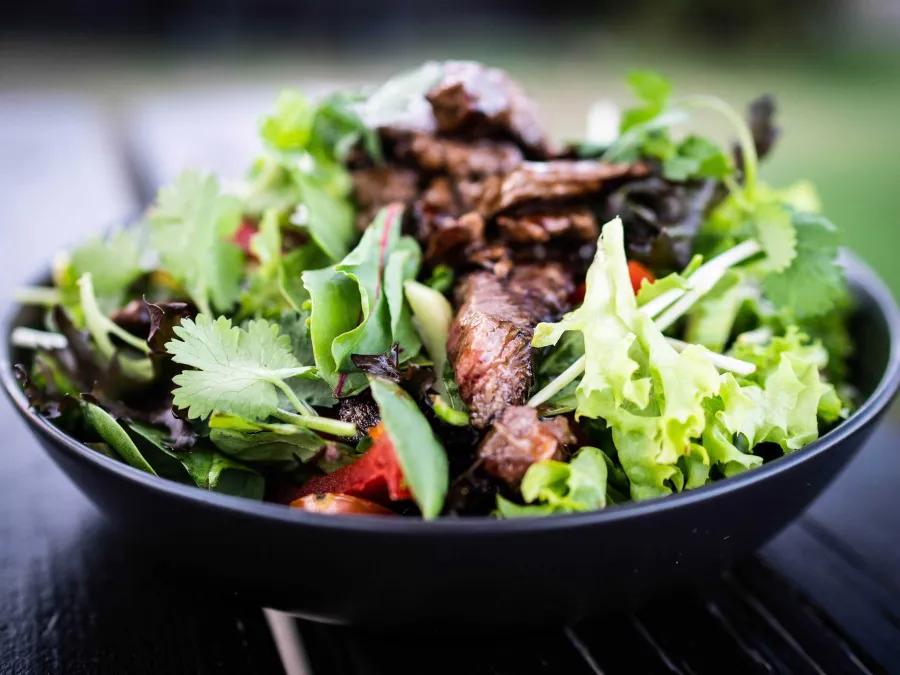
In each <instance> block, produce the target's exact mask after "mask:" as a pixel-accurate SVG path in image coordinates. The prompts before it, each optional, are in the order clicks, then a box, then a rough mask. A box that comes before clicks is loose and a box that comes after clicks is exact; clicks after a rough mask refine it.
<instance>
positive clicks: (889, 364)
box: [0, 259, 900, 628]
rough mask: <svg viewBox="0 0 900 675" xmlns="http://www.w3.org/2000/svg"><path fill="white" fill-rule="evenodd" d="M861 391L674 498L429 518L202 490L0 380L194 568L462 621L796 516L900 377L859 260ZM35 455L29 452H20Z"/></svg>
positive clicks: (684, 556)
mask: <svg viewBox="0 0 900 675" xmlns="http://www.w3.org/2000/svg"><path fill="white" fill-rule="evenodd" d="M848 275H849V279H850V282H851V286H852V289H853V292H854V296H855V299H856V303H857V307H858V309H857V311H856V313H855V315H854V319H853V332H854V336H855V339H856V345H857V358H856V363H855V364H854V367H853V369H852V372H853V374H854V384H855V385H856V386H857V387H858V388H859V390H860V392H861V393H862V395H863V396H865V397H866V400H865V402H864V403H863V404H862V405H861V406H860V408H859V409H858V410H857V411H856V412H855V413H854V414H853V415H852V416H851V417H850V419H848V420H847V421H845V422H844V423H843V424H841V425H840V426H838V427H837V428H835V429H834V430H832V431H830V432H829V433H827V434H826V435H825V436H823V437H822V438H820V439H819V440H817V441H816V442H815V443H812V444H811V445H809V446H808V447H806V448H804V449H803V450H800V451H798V452H795V453H793V454H792V455H789V456H787V457H783V458H779V459H776V460H774V461H771V462H769V463H767V464H766V465H764V466H762V467H760V468H758V469H755V470H753V471H749V472H747V473H744V474H742V475H740V476H737V477H735V478H731V479H728V480H724V481H721V482H718V483H715V484H713V485H708V486H705V487H703V488H700V489H696V490H691V491H689V492H684V493H681V494H678V495H674V496H671V497H666V498H664V499H659V500H655V501H650V502H643V503H639V504H630V505H625V506H620V507H614V508H610V509H607V510H605V511H599V512H595V513H585V514H579V515H568V516H558V517H553V518H544V519H533V520H532V519H524V520H509V521H497V520H493V519H489V518H479V519H445V520H438V521H434V522H422V521H419V520H414V519H406V518H399V517H398V518H376V517H358V516H357V517H354V516H328V515H317V514H309V513H305V512H302V511H297V510H291V509H288V508H286V507H284V506H279V505H276V504H264V503H257V502H253V501H249V500H244V499H240V498H237V497H230V496H226V495H220V494H215V493H209V492H205V491H203V490H199V489H197V488H194V487H190V486H185V485H181V484H178V483H174V482H169V481H166V480H164V479H162V478H156V477H154V476H150V475H148V474H146V473H143V472H141V471H138V470H137V469H133V468H131V467H129V466H127V465H125V464H122V463H120V462H117V461H115V460H112V459H110V458H108V457H105V456H104V455H102V454H100V453H98V452H95V451H93V450H90V449H89V448H87V447H85V446H84V445H82V444H81V443H79V442H78V441H76V440H74V439H72V438H70V437H69V436H67V435H66V434H64V433H63V432H62V431H60V430H58V429H57V428H55V427H54V426H53V425H52V424H50V423H49V422H47V421H46V420H44V419H43V418H42V417H40V416H39V415H37V414H35V413H34V412H33V411H31V410H30V409H29V407H28V403H27V401H26V399H25V397H24V396H23V395H22V393H21V392H20V390H19V388H18V386H17V384H16V382H15V380H14V378H13V374H12V368H11V364H12V363H14V362H16V361H17V360H23V361H24V360H27V358H28V354H26V353H21V352H18V351H17V350H14V349H11V347H10V345H9V334H10V332H11V330H12V328H13V327H14V326H19V325H37V324H38V321H39V316H38V315H37V313H36V312H35V311H34V310H29V309H22V310H20V311H19V312H18V313H16V314H14V315H13V316H12V317H11V318H10V319H8V320H7V322H6V325H5V328H4V330H5V338H4V340H3V341H2V346H0V376H2V379H3V384H4V386H5V388H6V391H7V393H8V394H9V396H10V398H11V399H12V401H13V404H14V405H15V407H16V408H17V409H18V411H19V412H20V413H21V415H22V417H23V418H24V419H25V420H26V422H28V424H29V426H30V427H31V429H32V431H33V432H34V435H35V437H36V438H37V439H38V440H39V441H40V443H41V445H43V447H44V448H45V449H46V451H47V452H48V453H49V454H50V456H51V457H52V458H53V461H55V462H56V463H57V465H59V466H60V467H61V468H62V470H63V471H65V472H66V473H67V474H68V475H69V477H70V478H71V479H72V480H73V481H74V482H75V483H76V484H77V485H78V486H79V488H81V490H83V491H84V493H85V494H86V495H87V496H88V497H89V498H90V499H91V500H93V501H94V502H95V503H96V505H97V506H98V507H99V508H100V510H101V511H102V512H104V513H105V514H106V515H107V516H108V517H109V518H110V519H111V520H112V521H113V522H114V523H116V524H117V525H119V526H121V528H122V530H123V531H125V532H128V533H130V534H131V535H133V536H135V537H137V538H138V539H140V540H141V542H142V543H144V544H146V545H147V546H149V547H151V548H152V549H153V550H154V552H155V554H156V555H158V556H161V557H163V558H165V559H168V560H170V561H174V562H176V564H178V565H180V566H184V568H185V570H184V571H185V573H186V574H202V575H203V576H204V578H205V577H209V578H215V579H216V580H217V582H218V584H217V585H216V586H211V587H217V588H222V587H223V586H222V585H223V584H224V587H225V588H228V589H233V590H235V591H236V592H239V593H241V594H243V595H245V596H247V597H248V598H250V599H251V600H253V601H255V602H257V603H259V604H261V605H263V606H266V607H273V608H276V609H281V610H284V611H288V612H292V613H295V614H297V615H301V616H304V617H307V618H313V619H316V620H321V621H328V622H339V623H352V624H364V625H368V626H376V627H380V628H384V627H390V626H394V625H406V626H410V625H417V626H426V625H427V626H435V625H438V624H441V625H444V624H445V625H448V626H455V627H460V626H465V627H468V628H476V627H490V626H497V625H501V624H502V625H507V626H509V625H511V624H540V623H544V624H546V623H560V622H569V621H575V620H578V619H580V618H582V617H584V616H587V615H590V614H596V613H599V612H603V611H605V610H614V609H623V608H626V607H631V606H636V605H638V604H639V603H641V602H642V601H643V600H644V599H646V598H647V597H649V596H650V595H651V594H653V593H654V592H658V591H660V590H662V589H664V588H666V587H672V586H675V585H683V584H687V583H695V582H702V581H703V580H704V579H713V578H715V577H716V576H717V575H718V574H719V573H720V572H722V571H724V570H725V569H727V568H728V567H729V566H730V565H731V564H732V563H733V562H734V561H735V560H737V559H739V558H740V557H742V556H744V555H746V554H748V553H750V552H751V551H753V550H755V549H756V548H758V547H759V546H761V545H762V544H763V543H764V542H766V541H767V540H768V539H769V538H770V537H772V536H773V535H774V534H775V533H777V532H778V531H779V530H780V529H781V528H783V527H784V526H785V525H786V524H788V523H789V522H790V521H791V520H793V519H794V518H795V517H796V516H797V515H798V514H799V513H800V512H801V511H802V510H803V509H804V508H805V507H806V506H807V505H808V504H809V503H810V502H811V501H812V499H813V498H814V497H815V496H816V495H817V494H819V492H820V491H821V490H822V489H823V488H824V487H825V486H826V485H827V484H828V482H829V481H830V480H831V479H832V478H834V477H835V475H837V473H838V472H839V470H840V469H841V468H842V467H843V466H844V464H846V463H847V461H848V460H849V459H850V458H851V457H852V456H853V454H854V453H855V452H856V451H857V450H858V449H859V448H860V446H861V445H862V444H863V442H864V441H865V440H866V439H867V438H868V436H869V434H870V433H871V432H872V429H873V427H874V426H875V423H876V421H877V420H878V418H879V417H880V416H881V414H882V413H883V412H884V411H885V409H886V408H887V406H888V404H889V403H890V401H891V399H892V398H893V396H894V394H895V392H896V391H897V388H898V384H900V350H898V349H897V345H898V342H897V341H898V339H900V312H898V309H897V305H896V303H895V302H894V299H893V298H892V296H891V294H890V292H889V291H888V290H887V289H886V288H885V286H884V284H883V283H882V282H881V281H880V280H879V279H878V278H877V277H876V276H875V275H874V274H873V273H872V272H871V271H870V270H869V269H868V268H866V267H864V266H863V265H862V264H860V263H859V262H857V261H855V260H852V259H851V260H850V261H849V263H848ZM21 451H22V452H30V451H31V448H22V449H21Z"/></svg>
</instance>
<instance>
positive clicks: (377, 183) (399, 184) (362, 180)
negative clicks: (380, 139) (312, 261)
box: [351, 164, 419, 229]
mask: <svg viewBox="0 0 900 675" xmlns="http://www.w3.org/2000/svg"><path fill="white" fill-rule="evenodd" d="M351 175H352V177H353V202H354V204H355V205H356V210H357V226H359V227H360V229H365V228H366V227H368V226H369V224H370V223H371V222H372V220H373V219H374V218H375V215H376V214H377V213H378V210H379V209H381V207H383V206H387V205H388V204H391V203H393V202H403V203H408V202H411V201H412V200H413V199H415V198H416V196H417V195H418V193H419V175H418V174H417V173H416V172H415V171H413V170H412V169H407V168H403V167H399V166H392V165H387V164H380V165H378V166H372V167H368V168H364V169H358V170H356V171H353V173H352V174H351Z"/></svg>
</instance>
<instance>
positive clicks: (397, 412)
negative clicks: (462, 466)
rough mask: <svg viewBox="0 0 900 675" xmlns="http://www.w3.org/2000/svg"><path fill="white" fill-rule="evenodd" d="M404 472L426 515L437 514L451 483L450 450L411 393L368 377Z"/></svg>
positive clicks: (389, 383)
mask: <svg viewBox="0 0 900 675" xmlns="http://www.w3.org/2000/svg"><path fill="white" fill-rule="evenodd" d="M369 386H370V387H371V389H372V397H373V398H374V399H375V402H376V403H377V404H378V409H379V410H380V412H381V421H382V423H383V424H384V428H385V431H386V432H387V435H388V437H389V438H390V439H391V443H393V446H394V452H395V453H396V454H397V460H398V461H399V462H400V468H401V469H403V476H404V478H405V480H406V482H407V483H408V484H409V490H410V492H412V495H413V498H414V499H415V500H416V503H417V504H418V505H419V508H420V509H421V510H422V516H423V517H424V518H425V519H431V518H435V517H437V516H438V515H439V514H440V512H441V509H442V508H443V506H444V497H446V495H447V490H448V487H449V484H450V475H449V464H448V461H447V454H446V452H444V448H443V446H442V445H441V443H440V441H439V440H438V438H437V437H436V436H435V435H434V431H433V430H432V429H431V425H430V424H428V420H426V419H425V416H424V415H423V414H422V412H421V411H420V410H419V407H418V406H417V405H416V403H415V401H413V400H412V399H411V398H410V397H409V394H407V393H406V392H405V391H403V389H401V388H400V387H399V386H398V385H396V384H394V383H393V382H391V381H390V380H386V379H384V378H380V377H373V378H371V379H370V380H369Z"/></svg>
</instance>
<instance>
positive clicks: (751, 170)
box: [680, 94, 759, 199]
mask: <svg viewBox="0 0 900 675" xmlns="http://www.w3.org/2000/svg"><path fill="white" fill-rule="evenodd" d="M680 102H681V103H682V104H683V105H686V106H692V107H695V108H707V109H709V110H715V111H716V112H718V113H721V114H722V115H723V116H725V117H726V118H727V119H728V121H729V122H731V124H732V125H733V126H734V129H735V131H736V132H737V136H738V143H740V146H741V154H742V155H743V159H744V194H746V196H747V197H748V198H749V199H752V198H753V193H754V192H755V190H756V174H757V168H758V165H759V159H758V158H757V156H756V143H754V142H753V134H752V133H750V128H749V127H748V126H747V123H746V122H745V121H744V118H743V117H741V116H740V115H739V114H738V113H737V112H736V111H735V109H734V108H732V107H731V106H730V105H728V104H727V103H726V102H725V101H723V100H722V99H720V98H717V97H715V96H707V95H702V94H701V95H697V96H688V97H685V98H683V99H681V101H680Z"/></svg>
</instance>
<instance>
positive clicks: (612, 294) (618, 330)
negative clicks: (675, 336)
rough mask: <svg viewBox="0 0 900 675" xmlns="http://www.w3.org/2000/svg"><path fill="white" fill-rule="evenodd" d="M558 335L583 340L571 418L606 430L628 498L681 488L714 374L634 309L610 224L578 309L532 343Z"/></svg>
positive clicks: (618, 233)
mask: <svg viewBox="0 0 900 675" xmlns="http://www.w3.org/2000/svg"><path fill="white" fill-rule="evenodd" d="M565 331H580V332H582V333H583V334H584V346H585V371H584V376H583V377H582V379H581V382H580V383H579V384H578V387H577V389H576V398H577V402H578V406H577V409H576V417H577V418H580V417H588V418H601V419H604V420H605V421H606V423H607V424H608V425H609V427H610V429H611V430H612V436H613V441H614V443H615V446H616V448H617V450H618V456H619V460H620V461H621V463H622V466H623V468H624V469H625V472H626V474H627V475H628V478H629V480H630V481H631V496H632V498H634V499H644V498H648V497H654V496H659V495H662V494H667V493H668V492H670V491H671V490H672V489H673V488H674V489H681V487H682V486H683V484H684V475H683V473H682V469H681V468H679V460H680V459H681V458H682V457H686V456H687V457H689V456H691V455H692V454H693V448H692V444H693V439H696V438H699V437H700V436H701V434H702V432H703V429H704V428H705V426H706V413H705V410H704V407H703V403H704V401H705V400H706V399H707V398H709V397H712V396H715V395H716V394H717V393H718V388H719V382H720V380H719V375H718V373H717V372H716V369H715V367H713V366H712V365H711V364H710V363H709V361H707V360H706V359H705V358H704V356H703V353H702V352H703V348H702V347H699V346H695V345H691V346H689V347H687V348H686V349H684V350H683V351H682V352H680V353H679V352H678V351H676V350H675V349H674V348H673V347H672V346H670V345H669V343H668V342H667V341H666V339H665V337H664V336H663V334H662V332H661V331H660V330H659V329H658V328H657V327H656V326H655V325H654V324H653V322H652V320H651V319H650V318H649V317H647V316H646V315H645V314H644V313H643V312H641V311H639V310H638V307H637V302H636V300H635V297H634V292H633V291H632V288H631V282H630V279H629V275H628V267H627V262H626V259H625V249H624V234H623V228H622V223H621V221H620V220H618V219H616V220H613V221H611V222H610V223H607V224H606V225H605V226H604V228H603V234H602V236H601V238H600V242H599V246H598V250H597V254H596V256H595V258H594V262H593V263H592V265H591V267H590V268H589V270H588V275H587V290H586V293H585V300H584V304H583V305H582V306H581V307H580V308H579V309H577V310H575V311H574V312H571V313H570V314H567V315H566V316H565V317H563V319H562V320H561V321H560V322H559V323H557V324H540V325H538V326H537V328H536V330H535V338H534V344H535V345H536V346H546V345H549V344H555V343H556V342H557V341H558V340H559V338H560V337H561V335H562V334H563V333H564V332H565ZM682 464H683V462H682Z"/></svg>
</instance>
